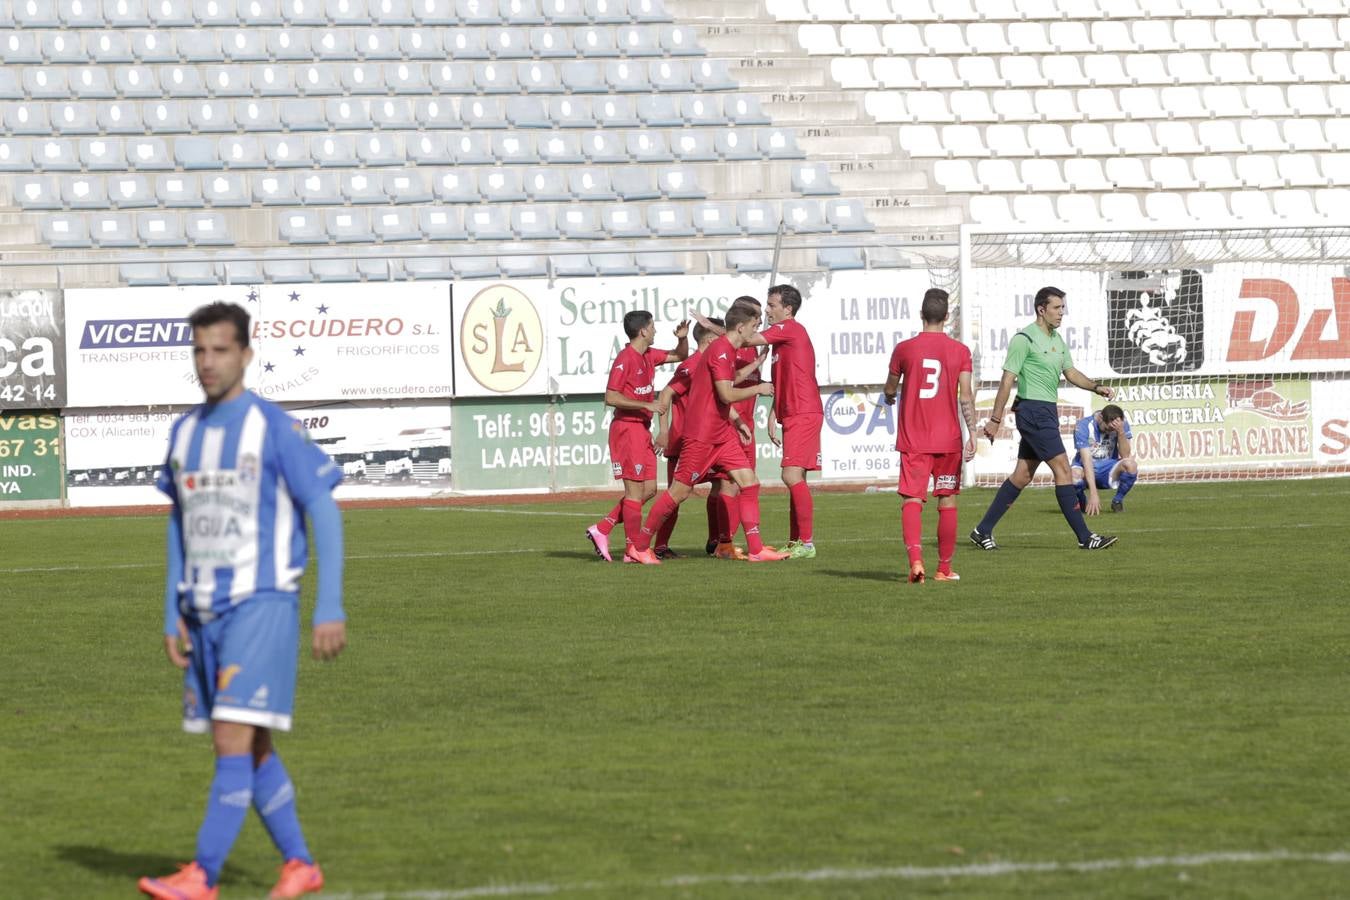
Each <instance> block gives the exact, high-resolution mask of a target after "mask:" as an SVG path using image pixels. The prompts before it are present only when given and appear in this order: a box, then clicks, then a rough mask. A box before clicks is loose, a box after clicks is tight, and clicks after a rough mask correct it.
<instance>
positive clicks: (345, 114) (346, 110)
mask: <svg viewBox="0 0 1350 900" xmlns="http://www.w3.org/2000/svg"><path fill="white" fill-rule="evenodd" d="M324 115H326V116H327V117H328V124H329V126H331V127H332V128H333V129H335V130H340V131H353V130H354V131H367V130H369V129H370V128H372V127H374V123H373V122H371V121H370V112H369V110H368V109H367V108H366V104H365V103H364V102H362V101H361V100H357V99H355V98H353V97H334V98H332V99H331V100H327V101H325V102H324Z"/></svg>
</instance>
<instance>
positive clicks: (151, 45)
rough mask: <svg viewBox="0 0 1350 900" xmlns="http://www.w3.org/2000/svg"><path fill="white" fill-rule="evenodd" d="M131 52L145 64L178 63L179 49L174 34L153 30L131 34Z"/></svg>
mask: <svg viewBox="0 0 1350 900" xmlns="http://www.w3.org/2000/svg"><path fill="white" fill-rule="evenodd" d="M131 52H132V53H135V54H136V58H137V59H138V60H140V61H141V62H143V63H175V62H178V48H177V47H176V46H174V42H173V37H172V32H169V31H160V30H158V29H151V30H149V31H134V32H132V33H131Z"/></svg>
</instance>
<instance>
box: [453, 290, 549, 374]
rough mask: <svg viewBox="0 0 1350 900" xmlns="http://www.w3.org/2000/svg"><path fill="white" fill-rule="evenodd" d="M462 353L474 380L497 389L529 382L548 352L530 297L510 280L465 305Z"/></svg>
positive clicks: (461, 334) (462, 323)
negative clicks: (508, 283) (545, 350)
mask: <svg viewBox="0 0 1350 900" xmlns="http://www.w3.org/2000/svg"><path fill="white" fill-rule="evenodd" d="M459 342H460V353H461V354H462V355H463V357H464V364H465V365H466V366H468V369H469V374H470V375H472V376H473V379H474V381H477V382H478V383H479V384H480V385H482V386H483V387H485V388H487V389H488V390H489V391H493V392H494V393H498V394H508V393H511V392H512V391H515V390H518V389H520V388H522V387H524V386H525V385H526V384H528V383H529V381H530V379H531V378H533V377H534V374H535V372H536V371H537V370H538V369H539V363H540V362H541V361H542V359H543V355H544V326H543V323H542V322H541V321H540V319H539V313H538V311H537V310H536V309H535V308H534V304H533V303H531V302H530V298H529V297H527V296H525V295H524V294H523V293H521V292H520V291H518V290H517V289H515V288H513V287H510V286H509V285H505V284H494V285H493V286H492V287H490V288H486V289H485V290H482V291H479V293H478V294H477V295H476V296H475V297H474V298H473V299H472V300H470V301H469V305H468V307H467V308H466V309H465V310H464V319H463V321H462V322H461V324H460V329H459Z"/></svg>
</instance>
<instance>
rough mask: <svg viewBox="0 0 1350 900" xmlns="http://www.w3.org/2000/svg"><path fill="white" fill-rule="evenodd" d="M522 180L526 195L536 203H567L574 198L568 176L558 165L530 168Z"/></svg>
mask: <svg viewBox="0 0 1350 900" xmlns="http://www.w3.org/2000/svg"><path fill="white" fill-rule="evenodd" d="M522 180H523V181H524V184H525V193H526V195H528V196H529V198H530V199H531V200H533V201H534V202H536V203H566V202H568V201H570V200H572V199H573V198H572V192H571V190H569V189H568V187H567V177H566V176H565V175H564V174H563V172H562V171H560V170H559V169H557V168H556V167H553V166H543V167H541V168H537V169H529V170H527V171H526V172H525V173H524V176H523V178H522Z"/></svg>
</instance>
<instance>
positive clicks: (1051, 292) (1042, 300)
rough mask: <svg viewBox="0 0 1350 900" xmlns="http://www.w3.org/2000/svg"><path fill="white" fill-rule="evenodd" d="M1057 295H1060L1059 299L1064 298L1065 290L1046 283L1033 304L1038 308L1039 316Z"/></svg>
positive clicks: (1037, 293) (1037, 313)
mask: <svg viewBox="0 0 1350 900" xmlns="http://www.w3.org/2000/svg"><path fill="white" fill-rule="evenodd" d="M1055 297H1058V298H1059V299H1061V300H1063V299H1064V292H1063V291H1061V290H1060V289H1059V288H1057V287H1050V286H1049V285H1046V286H1045V287H1043V288H1041V289H1040V290H1039V291H1037V292H1036V300H1035V301H1034V302H1033V304H1032V305H1033V306H1035V308H1036V315H1038V316H1039V315H1040V314H1041V310H1043V309H1045V308H1046V307H1047V306H1049V305H1050V301H1051V300H1052V299H1053V298H1055Z"/></svg>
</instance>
